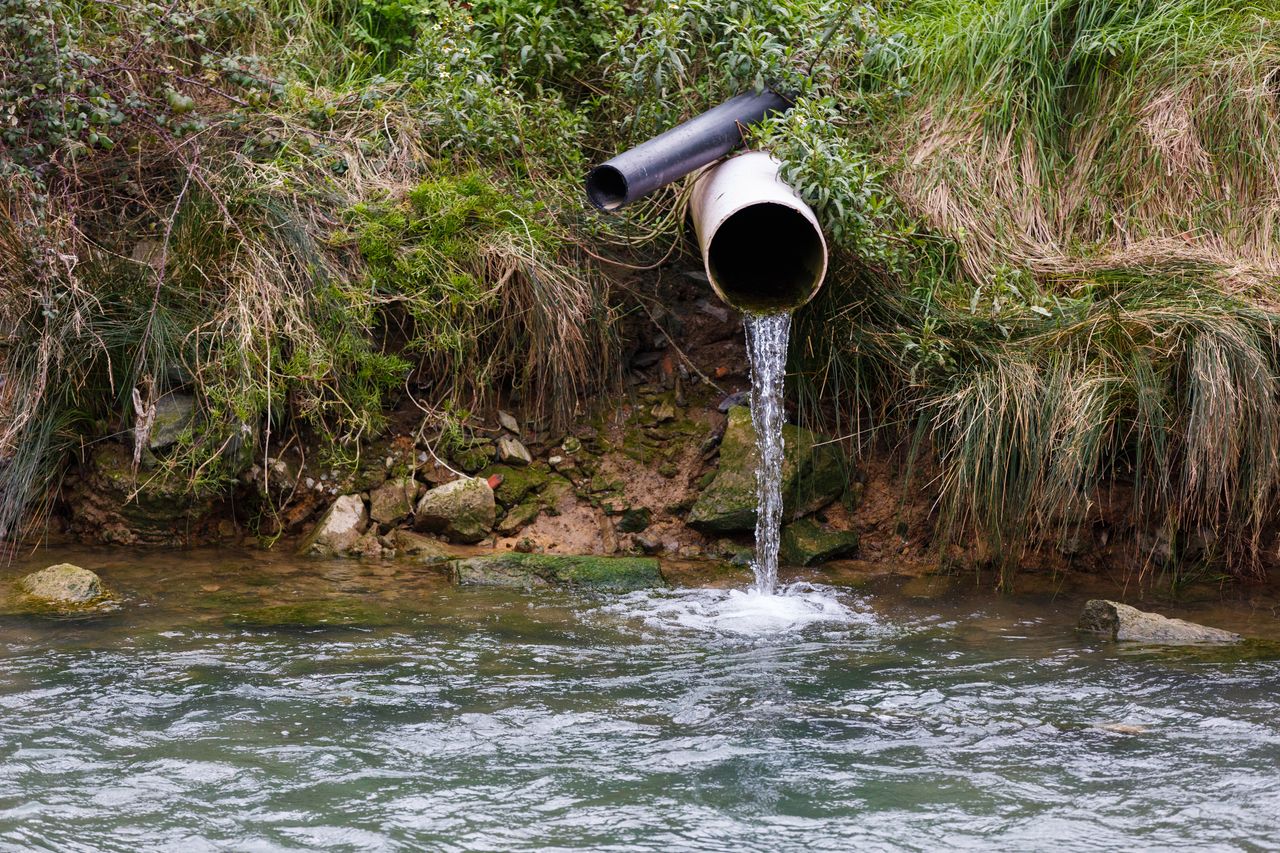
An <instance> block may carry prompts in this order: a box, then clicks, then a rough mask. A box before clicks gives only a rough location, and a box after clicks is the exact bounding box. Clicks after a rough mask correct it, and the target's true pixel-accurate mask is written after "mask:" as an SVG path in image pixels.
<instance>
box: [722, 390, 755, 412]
mask: <svg viewBox="0 0 1280 853" xmlns="http://www.w3.org/2000/svg"><path fill="white" fill-rule="evenodd" d="M750 405H751V392H750V391H734V392H733V393H732V394H730V395H729V396H727V397H725V398H724V399H723V400H721V401H720V403H719V404H718V405H717V406H716V411H718V412H720V413H721V414H727V413H728V412H730V411H732V410H733V409H735V408H737V407H739V406H743V407H746V406H750Z"/></svg>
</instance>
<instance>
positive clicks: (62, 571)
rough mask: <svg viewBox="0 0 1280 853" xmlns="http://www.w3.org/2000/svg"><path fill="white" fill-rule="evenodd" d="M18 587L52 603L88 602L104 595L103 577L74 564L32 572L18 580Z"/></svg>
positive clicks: (61, 564) (63, 564)
mask: <svg viewBox="0 0 1280 853" xmlns="http://www.w3.org/2000/svg"><path fill="white" fill-rule="evenodd" d="M18 589H20V590H21V591H22V592H25V593H26V594H27V595H29V596H31V597H32V598H38V599H40V600H41V601H45V602H49V603H50V604H88V603H89V602H91V601H93V600H94V599H96V598H100V597H101V596H102V594H103V592H102V579H101V578H99V577H98V576H97V575H96V574H94V573H93V572H91V571H89V570H88V569H82V568H80V567H79V566H76V565H72V564H71V563H58V564H57V565H55V566H49V567H48V568H47V569H41V570H40V571H38V572H32V573H31V574H29V575H27V576H26V577H23V578H21V579H20V580H19V581H18Z"/></svg>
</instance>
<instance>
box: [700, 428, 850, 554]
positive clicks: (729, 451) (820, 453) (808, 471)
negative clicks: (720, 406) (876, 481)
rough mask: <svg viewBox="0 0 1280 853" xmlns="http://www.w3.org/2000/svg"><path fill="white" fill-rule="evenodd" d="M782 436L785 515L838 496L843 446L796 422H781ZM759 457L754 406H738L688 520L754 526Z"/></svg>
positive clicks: (708, 529)
mask: <svg viewBox="0 0 1280 853" xmlns="http://www.w3.org/2000/svg"><path fill="white" fill-rule="evenodd" d="M782 439H783V453H784V456H783V463H782V500H783V517H784V518H790V519H795V518H800V517H802V516H804V515H807V514H809V513H811V512H813V511H814V510H817V509H819V508H821V507H823V506H825V505H826V504H828V503H830V502H831V501H833V500H835V499H836V498H838V497H839V496H840V494H841V493H842V492H843V491H844V489H845V485H846V479H847V478H846V474H845V464H844V458H843V455H842V454H841V452H840V450H839V448H838V447H836V446H835V445H834V444H823V443H821V442H822V439H821V438H820V437H819V436H818V435H816V434H814V433H813V432H811V431H810V430H807V429H804V428H802V427H798V426H795V425H793V424H786V425H785V426H783V428H782ZM759 460H760V453H759V451H758V450H757V449H756V435H755V429H754V427H752V425H751V411H750V410H749V409H747V408H746V407H745V406H736V407H734V408H732V409H730V410H729V423H728V425H727V426H726V428H725V432H724V438H723V440H722V441H721V442H720V464H719V468H718V469H717V471H716V474H715V477H714V479H712V480H711V482H710V484H709V485H707V486H706V487H705V489H704V490H703V492H702V494H701V495H700V496H699V497H698V500H697V502H696V503H695V504H694V505H693V509H691V510H690V511H689V518H688V523H689V525H690V526H692V527H694V528H696V529H698V530H701V531H703V532H705V533H729V532H733V531H737V530H752V529H754V528H755V524H756V468H757V466H758V465H759Z"/></svg>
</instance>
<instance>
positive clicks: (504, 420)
mask: <svg viewBox="0 0 1280 853" xmlns="http://www.w3.org/2000/svg"><path fill="white" fill-rule="evenodd" d="M498 423H499V424H500V425H501V426H502V428H503V429H505V430H506V431H507V432H510V433H514V434H515V435H519V434H520V422H519V421H517V420H516V419H515V418H514V417H512V416H511V415H509V414H507V413H506V412H504V411H502V410H501V409H499V410H498Z"/></svg>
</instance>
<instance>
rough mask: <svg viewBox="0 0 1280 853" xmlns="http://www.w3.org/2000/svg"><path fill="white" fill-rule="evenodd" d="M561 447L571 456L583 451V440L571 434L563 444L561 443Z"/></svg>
mask: <svg viewBox="0 0 1280 853" xmlns="http://www.w3.org/2000/svg"><path fill="white" fill-rule="evenodd" d="M560 449H561V450H563V451H564V452H565V453H568V454H569V455H570V456H572V455H573V454H575V453H581V452H582V441H581V439H579V438H577V437H576V436H572V435H571V436H569V437H568V438H566V439H565V440H564V443H563V444H561V445H560Z"/></svg>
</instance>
